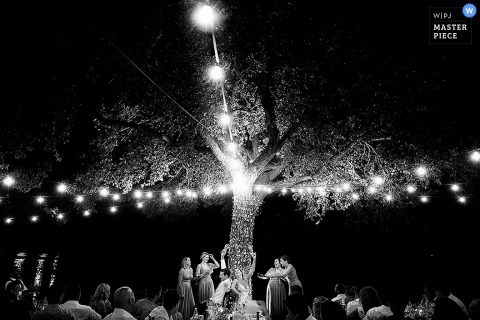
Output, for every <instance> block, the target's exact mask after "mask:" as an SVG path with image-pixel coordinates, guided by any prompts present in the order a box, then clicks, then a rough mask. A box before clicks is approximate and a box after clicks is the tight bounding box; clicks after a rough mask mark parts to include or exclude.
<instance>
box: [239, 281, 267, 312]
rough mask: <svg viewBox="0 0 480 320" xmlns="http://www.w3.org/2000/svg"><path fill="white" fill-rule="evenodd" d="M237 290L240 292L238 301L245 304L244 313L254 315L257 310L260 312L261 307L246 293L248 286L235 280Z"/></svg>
mask: <svg viewBox="0 0 480 320" xmlns="http://www.w3.org/2000/svg"><path fill="white" fill-rule="evenodd" d="M237 291H238V292H239V293H240V296H239V298H238V303H239V304H242V305H244V306H245V314H247V315H256V314H257V312H262V309H261V308H260V306H259V305H258V303H256V302H255V301H254V300H252V299H251V298H250V296H249V295H248V287H245V286H243V285H242V284H241V283H240V282H237Z"/></svg>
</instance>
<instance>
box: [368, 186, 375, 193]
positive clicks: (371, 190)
mask: <svg viewBox="0 0 480 320" xmlns="http://www.w3.org/2000/svg"><path fill="white" fill-rule="evenodd" d="M367 191H368V193H371V194H373V193H375V192H377V189H376V188H375V187H374V186H370V187H368V189H367Z"/></svg>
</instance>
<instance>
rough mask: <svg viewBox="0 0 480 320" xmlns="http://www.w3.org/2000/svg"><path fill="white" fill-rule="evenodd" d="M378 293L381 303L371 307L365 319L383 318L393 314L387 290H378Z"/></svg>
mask: <svg viewBox="0 0 480 320" xmlns="http://www.w3.org/2000/svg"><path fill="white" fill-rule="evenodd" d="M377 295H378V297H379V300H380V305H379V306H376V307H373V308H370V309H369V310H368V311H367V312H366V313H365V317H364V318H363V320H383V319H385V317H389V316H392V315H393V313H392V310H390V307H389V306H388V295H387V291H386V290H381V291H380V293H378V291H377Z"/></svg>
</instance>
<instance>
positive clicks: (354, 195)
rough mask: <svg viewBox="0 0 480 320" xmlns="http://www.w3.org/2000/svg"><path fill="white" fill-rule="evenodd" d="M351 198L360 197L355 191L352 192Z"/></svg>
mask: <svg viewBox="0 0 480 320" xmlns="http://www.w3.org/2000/svg"><path fill="white" fill-rule="evenodd" d="M352 198H353V199H354V200H358V199H360V196H359V195H358V194H357V193H352Z"/></svg>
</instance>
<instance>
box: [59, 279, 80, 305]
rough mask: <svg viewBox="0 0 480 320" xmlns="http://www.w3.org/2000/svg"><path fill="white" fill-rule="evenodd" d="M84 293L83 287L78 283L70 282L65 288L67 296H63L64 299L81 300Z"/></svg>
mask: <svg viewBox="0 0 480 320" xmlns="http://www.w3.org/2000/svg"><path fill="white" fill-rule="evenodd" d="M81 295H82V289H81V288H80V286H79V285H78V284H73V283H71V284H70V283H69V284H67V288H66V289H65V296H64V297H63V300H64V301H69V300H76V301H78V300H80V296H81Z"/></svg>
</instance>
